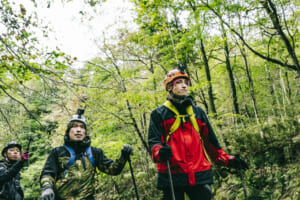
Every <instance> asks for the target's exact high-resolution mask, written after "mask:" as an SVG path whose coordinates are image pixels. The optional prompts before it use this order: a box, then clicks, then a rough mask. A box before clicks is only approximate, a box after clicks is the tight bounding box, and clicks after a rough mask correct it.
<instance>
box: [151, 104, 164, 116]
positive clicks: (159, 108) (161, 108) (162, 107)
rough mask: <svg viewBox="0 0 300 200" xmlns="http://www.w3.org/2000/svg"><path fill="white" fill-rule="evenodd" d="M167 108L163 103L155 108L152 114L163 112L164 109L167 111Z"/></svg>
mask: <svg viewBox="0 0 300 200" xmlns="http://www.w3.org/2000/svg"><path fill="white" fill-rule="evenodd" d="M166 110H167V108H166V106H164V105H161V106H159V107H157V108H155V109H154V110H152V112H151V113H152V114H160V113H162V112H164V111H166Z"/></svg>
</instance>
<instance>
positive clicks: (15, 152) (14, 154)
mask: <svg viewBox="0 0 300 200" xmlns="http://www.w3.org/2000/svg"><path fill="white" fill-rule="evenodd" d="M4 155H5V157H6V158H7V159H8V160H14V161H15V160H18V159H19V158H20V149H19V148H18V147H12V148H9V149H7V152H6V153H5V154H4Z"/></svg>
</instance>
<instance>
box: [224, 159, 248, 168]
mask: <svg viewBox="0 0 300 200" xmlns="http://www.w3.org/2000/svg"><path fill="white" fill-rule="evenodd" d="M228 167H231V168H235V169H249V167H248V164H247V163H246V161H244V160H243V159H241V158H240V157H239V156H235V157H234V158H233V159H230V160H229V162H228Z"/></svg>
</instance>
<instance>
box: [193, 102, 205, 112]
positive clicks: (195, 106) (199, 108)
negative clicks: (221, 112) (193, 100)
mask: <svg viewBox="0 0 300 200" xmlns="http://www.w3.org/2000/svg"><path fill="white" fill-rule="evenodd" d="M193 108H194V110H197V111H199V112H201V113H204V110H203V109H202V108H201V107H200V106H198V105H195V104H194V105H193Z"/></svg>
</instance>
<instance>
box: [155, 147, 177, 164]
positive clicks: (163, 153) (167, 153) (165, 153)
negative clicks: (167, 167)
mask: <svg viewBox="0 0 300 200" xmlns="http://www.w3.org/2000/svg"><path fill="white" fill-rule="evenodd" d="M158 155H159V158H160V160H161V161H163V162H165V161H167V160H169V158H170V157H172V156H173V154H172V149H171V147H170V146H169V145H165V146H162V147H161V148H160V149H159V150H158Z"/></svg>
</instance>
